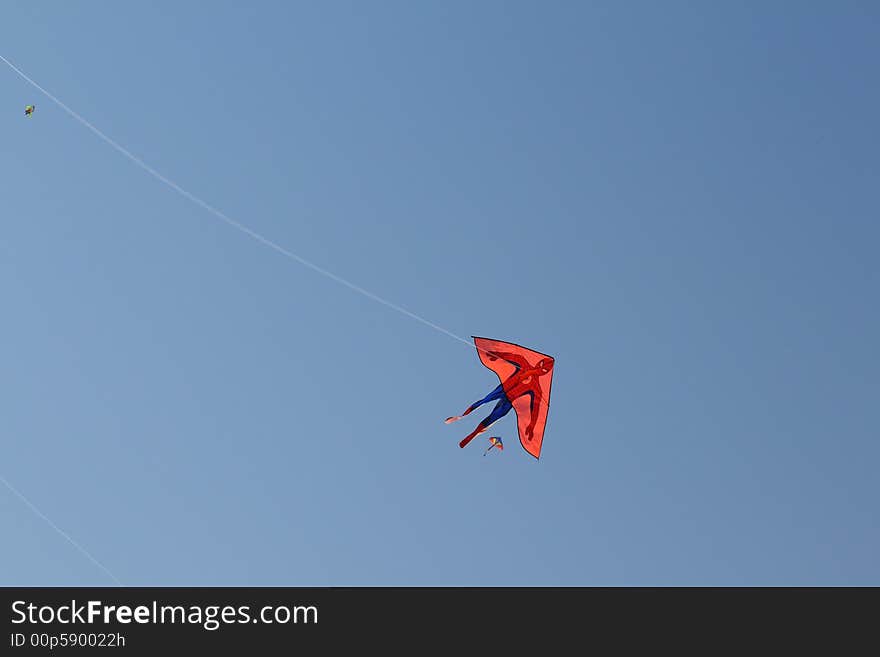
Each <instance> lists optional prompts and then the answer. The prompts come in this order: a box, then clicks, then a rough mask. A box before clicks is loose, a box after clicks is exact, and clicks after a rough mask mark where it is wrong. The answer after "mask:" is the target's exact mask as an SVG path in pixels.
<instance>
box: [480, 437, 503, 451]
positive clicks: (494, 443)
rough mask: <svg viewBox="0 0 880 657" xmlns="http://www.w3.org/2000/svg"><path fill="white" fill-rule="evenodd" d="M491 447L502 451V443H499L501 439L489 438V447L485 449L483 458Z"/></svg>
mask: <svg viewBox="0 0 880 657" xmlns="http://www.w3.org/2000/svg"><path fill="white" fill-rule="evenodd" d="M493 447H497V448H498V450H499V451H502V452H503V451H504V443H502V442H501V438H499V437H498V436H492V437H491V438H489V446H488V447H487V448H486V451H485V452H483V456H486V454H488V453H489V450H490V449H492V448H493Z"/></svg>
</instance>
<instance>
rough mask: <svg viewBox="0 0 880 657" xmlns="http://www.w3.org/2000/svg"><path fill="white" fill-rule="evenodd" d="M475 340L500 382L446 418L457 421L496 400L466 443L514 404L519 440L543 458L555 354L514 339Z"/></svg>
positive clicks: (483, 357) (466, 439)
mask: <svg viewBox="0 0 880 657" xmlns="http://www.w3.org/2000/svg"><path fill="white" fill-rule="evenodd" d="M474 344H475V345H476V347H477V353H478V354H479V356H480V361H481V362H482V363H483V365H485V366H486V367H488V368H489V369H490V370H492V371H493V372H495V374H496V375H497V376H498V380H499V382H500V383H499V385H498V387H497V388H495V389H494V390H493V391H492V392H490V393H489V394H488V395H486V396H485V397H484V398H483V399H481V400H479V401H477V402H474V403H473V404H471V405H470V406H469V407H468V408H467V410H465V412H464V413H463V414H462V415H460V416H456V417H450V418H447V419H446V422H447V424H448V423H451V422H455V421H456V420H460V419H461V418H462V417H464V416H465V415H468V414H469V413H470V412H471V411H473V410H475V409H476V408H478V407H479V406H481V405H483V404H485V403H488V402H490V401H495V402H496V404H495V408H494V409H493V410H492V412H491V413H490V414H489V416H488V417H486V419H484V420H483V421H482V422H480V424H479V425H477V428H476V429H474V431H473V432H472V433H471V434H470V435H468V436H466V437H465V438H464V439H463V440H462V441H461V442H460V443H459V446H460V447H465V446H466V445H467V444H468V443H469V442H470V441H471V440H473V438H474V437H475V436H477V435H478V434H480V433H482V432H484V431H486V430H487V429H488V428H489V427H490V426H492V425H493V424H495V423H496V422H497V421H498V420H500V419H501V418H502V417H504V416H505V415H506V414H507V413H508V412H509V411H510V409H511V408H512V409H514V411H515V412H516V418H517V428H518V430H519V441H520V444H521V445H522V446H523V449H525V450H526V452H528V453H529V454H531V455H532V456H534V457H535V458H536V459H537V458H540V456H541V446H542V444H543V442H544V429H545V427H546V425H547V412H548V409H549V403H550V388H551V384H552V382H553V365H554V358H553V357H552V356H548V355H547V354H542V353H541V352H539V351H534V350H532V349H526V348H525V347H522V346H520V345H518V344H514V343H512V342H502V341H500V340H492V339H490V338H478V337H474Z"/></svg>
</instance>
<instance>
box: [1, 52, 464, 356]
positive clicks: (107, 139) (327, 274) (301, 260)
mask: <svg viewBox="0 0 880 657" xmlns="http://www.w3.org/2000/svg"><path fill="white" fill-rule="evenodd" d="M0 60H2V61H3V63H5V64H6V65H7V66H8V67H9V68H11V69H12V70H13V71H15V73H16V74H18V76H19V77H21V78H22V79H23V80H24V81H25V82H27V83H28V84H30V85H31V86H33V87H34V88H35V89H37V90H38V91H39V92H40V93H42V94H43V95H44V96H46V98H48V99H49V100H51V101H52V102H53V103H55V104H56V105H58V107H60V108H61V109H62V110H64V111H65V112H67V114H69V115H70V116H71V117H73V118H74V119H75V120H76V121H78V122H79V123H80V124H82V125H83V126H85V127H86V128H88V129H89V130H90V131H91V132H93V133H94V134H95V135H97V136H98V137H99V138H101V139H102V140H103V141H104V142H105V143H107V144H108V145H110V146H111V147H113V148H114V149H115V150H116V151H118V152H119V153H121V154H122V155H124V156H125V157H126V158H128V159H129V160H131V161H132V162H133V163H134V164H136V165H137V166H138V167H140V168H141V169H143V170H144V171H146V172H147V173H148V174H150V175H151V176H153V177H154V178H155V179H156V180H158V181H159V182H161V183H163V184H164V185H166V186H167V187H169V188H171V189H172V190H174V191H175V192H177V193H178V194H180V195H181V196H183V197H184V198H186V199H188V200H189V201H191V202H192V203H195V204H196V205H198V206H199V207H200V208H202V209H203V210H205V211H207V212H209V213H210V214H212V215H214V216H215V217H216V218H218V219H220V220H221V221H223V222H224V223H226V224H228V225H229V226H232V227H233V228H235V229H236V230H238V231H240V232H242V233H244V234H245V235H248V236H249V237H252V238H253V239H255V240H257V241H258V242H260V243H261V244H263V245H264V246H268V247H269V248H270V249H273V250H275V251H277V252H278V253H280V254H281V255H283V256H285V257H287V258H290V259H291V260H295V261H296V262H298V263H300V264H301V265H303V266H305V267H308V268H309V269H311V270H313V271H315V272H317V273H319V274H321V275H322V276H324V277H326V278H329V279H331V280H333V281H336V282H337V283H339V284H341V285H344V286H345V287H347V288H349V289H350V290H353V291H354V292H357V293H358V294H361V295H363V296H365V297H367V298H368V299H371V300H373V301H376V302H377V303H380V304H382V305H384V306H386V307H388V308H391V309H392V310H394V311H396V312H398V313H400V314H402V315H405V316H407V317H409V318H410V319H414V320H416V321H417V322H421V323H422V324H424V325H425V326H428V327H430V328H432V329H434V330H435V331H439V332H440V333H443V334H445V335H447V336H449V337H450V338H453V339H454V340H458V341H459V342H462V343H464V344H466V345H468V346H469V347H470V346H472V344H471V342H470V341H469V340H466V339H464V338H463V337H461V336H460V335H456V334H455V333H453V332H452V331H450V330H448V329H446V328H443V327H442V326H440V325H438V324H435V323H434V322H432V321H430V320H427V319H425V318H424V317H421V316H420V315H417V314H415V313H414V312H412V311H409V310H407V309H406V308H403V307H402V306H399V305H397V304H396V303H393V302H391V301H388V300H387V299H383V298H382V297H380V296H379V295H377V294H374V293H373V292H370V291H369V290H366V289H364V288H362V287H360V286H359V285H356V284H354V283H352V282H351V281H349V280H346V279H345V278H342V277H341V276H339V275H337V274H334V273H333V272H331V271H328V270H326V269H324V268H323V267H320V266H318V265H316V264H315V263H313V262H311V261H309V260H306V259H305V258H303V257H302V256H300V255H298V254H296V253H294V252H292V251H290V250H288V249H286V248H284V247H283V246H281V245H280V244H278V243H276V242H273V241H272V240H270V239H269V238H267V237H264V236H263V235H261V234H259V233H258V232H256V231H255V230H253V229H251V228H248V227H247V226H245V225H244V224H242V223H240V222H238V221H236V220H234V219H232V218H231V217H229V216H228V215H226V214H225V213H224V212H222V211H220V210H218V209H217V208H215V207H214V206H213V205H211V204H210V203H208V202H207V201H204V200H202V199H201V198H199V197H198V196H196V195H195V194H193V193H191V192H189V191H187V190H186V189H184V188H183V187H181V186H180V185H178V184H177V183H176V182H174V181H173V180H171V179H170V178H168V177H167V176H165V175H163V174H161V173H159V172H158V171H157V170H156V169H154V168H153V167H151V166H150V165H149V164H147V163H146V162H144V161H143V160H142V159H140V158H139V157H138V156H136V155H135V154H134V153H132V152H131V151H129V150H128V149H127V148H125V147H124V146H122V145H121V144H119V143H117V142H116V141H114V140H113V139H112V138H110V137H109V136H107V135H106V134H105V133H103V132H102V131H101V130H99V129H98V128H96V127H95V126H94V125H92V123H90V122H89V121H87V120H86V119H85V118H83V117H82V116H80V115H79V114H78V113H76V112H75V111H73V110H72V109H71V108H70V107H68V106H67V105H65V104H64V103H63V102H62V101H61V100H59V99H58V98H56V97H55V96H54V95H53V94H51V93H50V92H49V91H47V90H46V89H44V88H43V87H42V86H40V85H39V84H37V82H36V81H34V80H33V79H31V78H30V77H29V76H28V75H27V74H25V72H24V71H22V70H21V69H20V68H18V67H17V66H15V65H14V64H13V63H12V62H10V61H9V60H8V59H6V57H4V56H3V55H0Z"/></svg>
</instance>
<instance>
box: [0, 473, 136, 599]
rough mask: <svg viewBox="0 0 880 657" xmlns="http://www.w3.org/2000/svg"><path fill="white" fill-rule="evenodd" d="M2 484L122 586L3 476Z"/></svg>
mask: <svg viewBox="0 0 880 657" xmlns="http://www.w3.org/2000/svg"><path fill="white" fill-rule="evenodd" d="M0 482H3V485H4V486H6V488H8V489H9V490H10V491H12V493H13V494H14V495H15V496H16V497H17V498H18V499H20V500H21V501H22V502H24V504H25V506H27V507H28V508H29V509H30V510H31V511H33V512H34V513H35V514H36V515H38V516H39V517H40V518H42V519H43V520H45V521H46V523H47V524H48V525H49V526H50V527H51V528H52V529H54V530H55V531H56V532H58V533H59V534H60V535H61V536H62V537H64V539H65V540H67V542H68V543H70V544H71V545H72V546H73V547H75V548H76V549H77V550H79V551H80V552H82V553H83V554H84V555H85V556H86V558H88V560H89V561H91V562H92V563H93V564H95V565H96V566H97V567H98V568H100V569H101V570H103V571H104V572H105V573H107V574H108V575H109V576H110V579H112V580H113V581H114V582H116V584H118V585H119V586H122V582H120V581H119V578H117V577H116V575H114V574H113V573H112V572H110V570H109V569H108V568H107V567H106V566H105V565H104V564H102V563H101V562H100V561H98V560H97V559H95V557H93V556H92V555H91V553H90V552H89V551H88V550H86V549H85V548H84V547H83V546H82V545H80V544H79V543H77V542H76V541H75V540H73V539H72V538H71V537H70V535H69V534H68V533H67V532H65V531H64V530H62V529H61V528H60V527H59V526H58V525H56V524H55V523H54V522H52V520H50V519H49V517H48V516H47V515H46V514H45V513H43V512H42V511H40V510H39V509H38V508H37V507H36V505H34V503H33V502H31V501H30V500H29V499H28V498H26V497H25V496H24V495H23V494H22V493H20V492H19V490H18V489H17V488H15V486H13V485H12V484H10V483H9V482H8V481H7V480H6V478H5V477H4V476H3V475H0Z"/></svg>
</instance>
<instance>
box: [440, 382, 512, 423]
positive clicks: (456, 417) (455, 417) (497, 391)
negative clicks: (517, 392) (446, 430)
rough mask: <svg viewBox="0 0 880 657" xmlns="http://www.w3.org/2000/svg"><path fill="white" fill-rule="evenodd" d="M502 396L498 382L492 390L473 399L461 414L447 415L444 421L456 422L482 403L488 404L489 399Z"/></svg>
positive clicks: (492, 399) (501, 388) (501, 389)
mask: <svg viewBox="0 0 880 657" xmlns="http://www.w3.org/2000/svg"><path fill="white" fill-rule="evenodd" d="M502 398H504V388H503V387H502V386H501V384H500V383H499V384H498V387H497V388H495V390H493V391H492V392H490V393H489V394H488V395H486V396H485V397H483V398H482V399H481V400H480V401H475V402H474V403H473V404H471V405H470V406H468V407H467V410H466V411H465V412H464V413H462V414H461V415H453V416H452V417H448V418H446V420H445V422H446V424H452V423H453V422H457V421H458V420H460V419H461V418H463V417H464V416H465V415H467V414H468V413H470V412H471V411H473V410H476V409H477V408H479V407H480V406H482V405H483V404H488V403H489V402H490V401H495V400H496V399H502Z"/></svg>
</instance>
